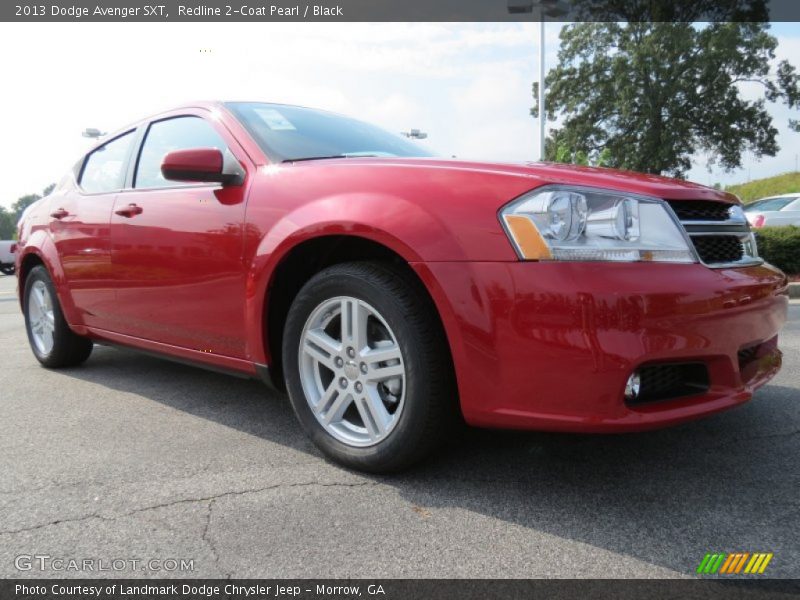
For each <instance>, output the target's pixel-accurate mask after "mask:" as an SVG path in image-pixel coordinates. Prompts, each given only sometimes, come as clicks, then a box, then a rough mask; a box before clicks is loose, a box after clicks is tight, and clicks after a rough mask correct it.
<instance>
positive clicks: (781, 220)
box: [744, 192, 800, 228]
mask: <svg viewBox="0 0 800 600" xmlns="http://www.w3.org/2000/svg"><path fill="white" fill-rule="evenodd" d="M744 214H745V216H747V220H748V221H749V222H750V225H752V226H753V227H756V228H758V227H776V226H777V227H780V226H782V225H797V226H800V192H796V193H794V194H783V195H782V196H770V197H769V198H762V199H761V200H756V201H755V202H751V203H750V204H747V205H746V206H745V207H744Z"/></svg>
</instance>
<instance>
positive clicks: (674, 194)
mask: <svg viewBox="0 0 800 600" xmlns="http://www.w3.org/2000/svg"><path fill="white" fill-rule="evenodd" d="M322 162H323V161H314V163H311V162H308V163H298V164H306V165H311V164H318V165H319V164H321V163H322ZM324 163H326V165H329V166H333V165H343V166H349V167H353V166H364V167H368V166H374V167H378V166H379V165H382V166H384V167H389V166H393V167H407V168H412V169H447V170H456V171H459V170H460V171H469V172H484V173H493V174H506V175H508V176H509V177H520V178H527V179H530V180H532V181H531V186H530V187H531V188H534V187H538V186H540V185H544V184H571V185H582V186H589V187H599V188H605V189H612V190H618V191H622V192H628V193H636V194H645V195H650V196H656V197H658V198H665V199H668V200H716V201H720V202H729V203H737V204H738V203H739V199H738V198H737V197H736V196H734V195H733V194H730V193H727V192H723V191H721V190H715V189H713V188H709V187H706V186H704V185H700V184H698V183H693V182H691V181H684V180H681V179H671V178H669V177H661V176H659V175H649V174H646V173H634V172H632V171H619V170H616V169H606V168H601V167H581V166H576V165H566V164H560V163H546V162H539V163H536V162H527V163H503V162H483V161H480V162H478V161H465V160H455V159H452V160H449V159H439V158H346V159H330V160H325V161H324Z"/></svg>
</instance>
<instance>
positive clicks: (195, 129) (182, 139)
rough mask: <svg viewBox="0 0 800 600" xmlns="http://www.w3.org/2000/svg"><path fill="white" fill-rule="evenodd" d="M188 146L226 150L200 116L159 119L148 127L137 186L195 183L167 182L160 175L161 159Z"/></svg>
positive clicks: (219, 138)
mask: <svg viewBox="0 0 800 600" xmlns="http://www.w3.org/2000/svg"><path fill="white" fill-rule="evenodd" d="M189 148H217V149H218V150H220V151H221V152H223V153H224V152H225V151H226V149H227V146H226V145H225V142H224V141H223V139H222V137H220V135H219V134H218V133H217V132H216V131H215V130H214V128H213V127H212V126H211V125H210V124H209V123H207V122H206V121H204V120H203V119H201V118H200V117H177V118H175V119H167V120H165V121H156V122H155V123H153V124H152V125H150V127H149V128H148V130H147V136H145V138H144V145H143V146H142V151H141V153H140V154H139V161H138V163H137V167H136V179H135V181H134V187H137V188H152V187H177V186H181V185H192V184H190V183H180V182H177V181H167V180H166V179H164V177H163V176H162V175H161V161H162V160H164V155H166V154H167V153H169V152H172V151H173V150H187V149H189Z"/></svg>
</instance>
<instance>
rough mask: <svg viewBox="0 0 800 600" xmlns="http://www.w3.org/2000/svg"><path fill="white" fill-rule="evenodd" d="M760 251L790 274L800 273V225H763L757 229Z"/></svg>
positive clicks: (770, 261)
mask: <svg viewBox="0 0 800 600" xmlns="http://www.w3.org/2000/svg"><path fill="white" fill-rule="evenodd" d="M756 242H757V243H758V253H759V254H760V255H761V256H762V257H763V258H764V260H766V261H767V262H768V263H771V264H773V265H775V266H776V267H778V268H779V269H780V270H781V271H783V272H785V273H787V274H789V275H798V274H800V227H794V226H788V227H763V228H761V229H758V230H756Z"/></svg>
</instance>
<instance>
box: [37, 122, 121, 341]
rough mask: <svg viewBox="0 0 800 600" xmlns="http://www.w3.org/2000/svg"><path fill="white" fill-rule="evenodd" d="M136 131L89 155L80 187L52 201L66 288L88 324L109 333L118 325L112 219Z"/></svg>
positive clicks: (79, 176) (80, 168)
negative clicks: (111, 230)
mask: <svg viewBox="0 0 800 600" xmlns="http://www.w3.org/2000/svg"><path fill="white" fill-rule="evenodd" d="M134 137H135V130H131V131H128V132H126V133H123V134H122V135H119V136H117V137H115V138H114V139H112V140H110V141H108V142H106V143H105V144H103V145H102V146H100V147H98V148H96V149H95V150H93V151H92V152H90V153H89V154H88V155H87V156H86V157H85V159H84V160H83V161H82V162H81V164H79V165H78V166H77V167H76V170H77V176H76V179H77V186H74V187H72V186H65V188H64V189H61V190H59V191H57V192H56V193H55V194H54V195H53V196H52V197H51V199H50V202H49V207H48V211H49V216H50V232H51V235H52V236H53V241H54V243H55V246H56V250H57V251H58V255H59V259H60V261H61V265H62V268H63V271H64V278H65V280H66V284H67V289H68V290H69V294H70V295H71V297H72V301H73V303H74V304H75V307H76V309H77V311H78V314H79V315H80V318H81V320H82V321H83V324H84V325H87V326H89V327H98V328H101V329H105V328H108V327H109V326H110V324H111V323H112V322H113V321H114V320H115V318H116V313H115V309H116V306H115V301H116V298H115V291H114V282H113V275H112V270H111V238H110V220H111V211H112V208H113V206H114V198H115V197H116V195H117V193H118V192H119V190H120V189H122V187H123V186H124V182H125V177H126V173H127V168H128V164H129V160H130V155H131V152H132V150H133V146H134Z"/></svg>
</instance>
